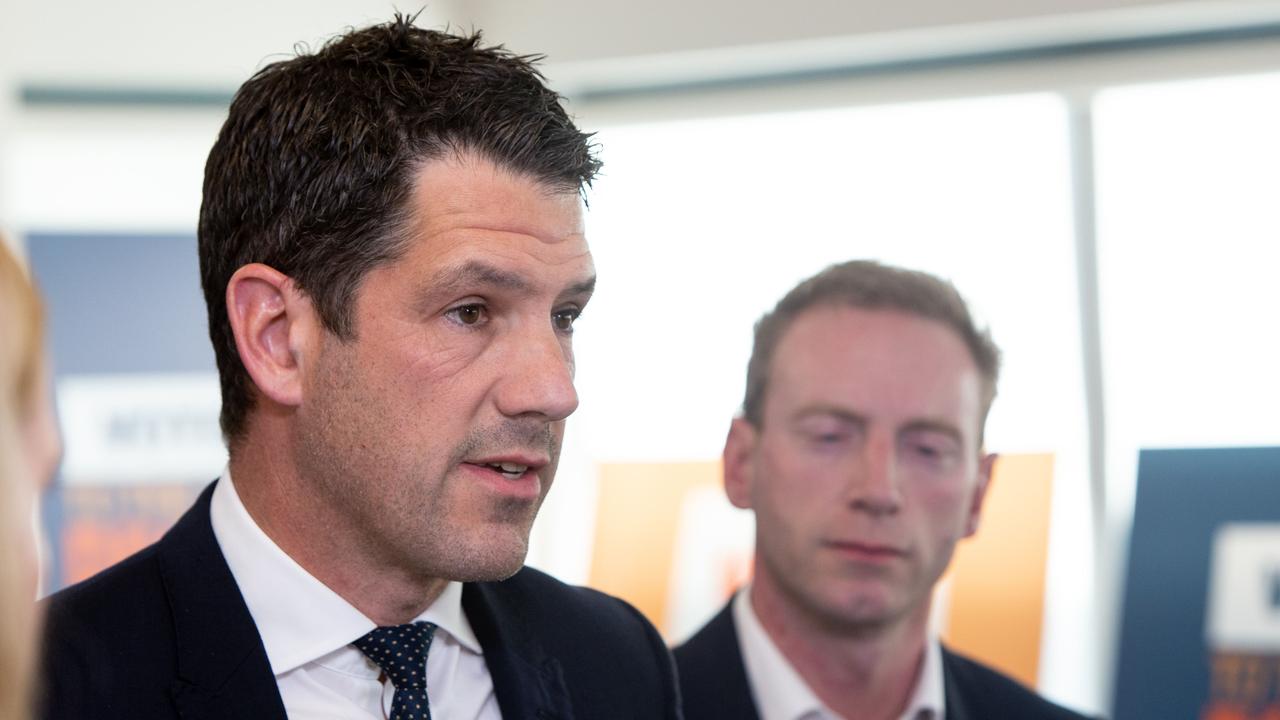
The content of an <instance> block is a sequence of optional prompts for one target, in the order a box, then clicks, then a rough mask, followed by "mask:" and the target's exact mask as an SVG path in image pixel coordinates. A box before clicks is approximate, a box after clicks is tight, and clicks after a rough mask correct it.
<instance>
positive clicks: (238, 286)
mask: <svg viewBox="0 0 1280 720" xmlns="http://www.w3.org/2000/svg"><path fill="white" fill-rule="evenodd" d="M227 316H228V319H229V320H230V321H231V331H232V333H233V334H234V335H235V339H236V350H237V351H238V352H239V353H240V362H241V363H243V364H244V367H245V370H247V371H248V372H249V377H251V378H253V383H254V385H256V386H257V390H258V392H259V393H260V394H261V395H262V396H263V397H265V398H267V399H268V400H270V401H272V402H275V403H278V404H280V405H285V406H290V407H292V406H297V405H300V404H301V403H302V358H303V355H304V350H305V349H307V348H308V347H309V344H310V342H311V340H312V338H313V337H314V336H315V333H316V332H317V327H316V322H315V312H314V310H313V308H312V306H311V301H310V300H309V299H308V298H307V297H306V295H304V294H303V293H302V292H301V291H300V290H299V289H298V287H297V286H296V285H295V284H294V282H293V280H292V279H290V278H289V276H287V275H285V274H283V273H281V272H279V271H278V270H276V269H274V268H271V267H268V266H266V265H262V264H260V263H251V264H249V265H245V266H243V267H241V268H240V269H239V270H237V271H236V272H235V274H234V275H232V276H231V281H230V282H228V283H227Z"/></svg>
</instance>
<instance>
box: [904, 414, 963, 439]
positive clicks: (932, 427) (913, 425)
mask: <svg viewBox="0 0 1280 720" xmlns="http://www.w3.org/2000/svg"><path fill="white" fill-rule="evenodd" d="M909 432H936V433H942V434H943V435H946V436H948V437H950V438H951V439H952V440H955V441H956V442H957V443H960V444H962V445H963V444H964V442H965V439H964V433H962V432H960V429H959V428H957V427H956V426H954V425H952V424H951V423H947V422H943V421H941V420H913V421H911V422H909V423H907V424H906V425H905V426H904V427H903V428H902V429H901V430H900V431H899V434H901V433H909Z"/></svg>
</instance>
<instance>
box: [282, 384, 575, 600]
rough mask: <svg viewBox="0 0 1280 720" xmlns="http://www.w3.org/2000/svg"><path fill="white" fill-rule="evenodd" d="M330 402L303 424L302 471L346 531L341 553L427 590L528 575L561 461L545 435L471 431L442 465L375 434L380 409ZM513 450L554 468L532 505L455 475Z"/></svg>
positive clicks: (523, 427)
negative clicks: (536, 452) (543, 455)
mask: <svg viewBox="0 0 1280 720" xmlns="http://www.w3.org/2000/svg"><path fill="white" fill-rule="evenodd" d="M331 390H332V391H333V392H335V393H338V394H341V393H342V390H341V389H339V388H337V387H334V386H331ZM332 400H333V399H332V398H331V399H330V400H326V401H322V402H321V403H317V404H315V405H313V408H312V409H313V410H314V411H315V416H314V417H312V418H311V422H309V423H301V424H300V426H301V428H302V432H300V434H299V438H298V441H299V451H300V452H299V455H300V457H299V468H300V470H301V471H302V472H303V478H304V479H305V480H306V481H307V483H308V485H309V486H310V487H312V488H314V489H315V491H316V493H317V494H318V495H320V496H321V497H323V498H324V503H325V505H327V506H328V507H329V508H330V509H331V512H330V515H331V517H333V518H335V519H336V521H337V522H338V523H340V524H342V525H345V528H343V529H344V530H345V531H346V532H345V533H343V534H344V535H346V536H347V543H348V544H349V545H350V546H351V547H349V548H342V550H344V551H345V550H350V552H351V554H352V555H353V556H354V557H355V558H357V562H359V561H361V559H363V561H364V562H367V563H369V564H371V566H373V567H383V568H393V569H394V570H395V571H396V572H399V573H402V574H405V575H408V576H414V577H418V578H421V579H422V580H423V581H427V580H429V579H448V580H458V581H463V582H470V581H491V580H502V579H505V578H507V577H510V576H511V575H513V574H514V573H516V572H517V571H518V570H519V569H520V568H521V567H522V566H523V564H524V559H525V556H526V555H527V554H528V549H529V533H530V530H531V529H532V524H533V520H534V518H535V517H536V515H537V511H538V509H539V508H540V507H541V504H542V500H543V498H544V497H545V495H546V491H547V489H549V488H548V486H549V485H550V483H551V478H552V476H553V475H554V470H555V465H556V461H557V459H558V456H559V442H558V438H557V437H556V434H555V433H554V432H553V430H552V429H551V427H550V426H549V425H547V424H546V423H541V422H537V423H535V421H532V420H519V419H504V420H503V421H502V422H501V423H499V424H497V425H494V426H489V427H485V428H478V429H474V430H472V431H470V432H469V433H468V434H467V435H466V437H464V439H463V440H462V441H461V442H459V443H458V445H457V446H456V447H455V448H454V450H453V451H452V452H451V453H449V457H448V458H445V460H444V462H440V461H439V459H438V458H435V457H422V458H419V457H413V456H412V455H411V452H412V451H411V450H410V449H409V448H407V447H402V446H400V445H398V444H397V443H396V442H395V441H394V440H389V439H388V438H387V437H377V436H375V435H374V434H372V433H369V432H368V430H367V429H368V428H377V427H379V426H380V425H379V424H378V423H372V422H368V421H367V420H368V419H369V418H368V413H371V412H376V410H375V409H371V408H368V407H367V406H366V407H365V409H364V410H363V411H362V410H359V409H356V408H355V407H352V406H351V404H350V403H345V402H341V401H338V402H331V401H332ZM384 422H385V419H384ZM511 447H517V448H521V449H545V450H546V451H547V452H548V455H549V457H550V458H551V459H552V462H551V463H550V464H549V465H548V466H547V467H546V468H544V469H543V470H542V472H541V473H540V475H541V476H542V481H543V484H544V487H543V492H542V494H541V495H540V496H539V497H538V498H537V499H536V500H535V501H533V502H529V501H523V500H519V499H516V498H510V497H492V496H488V497H482V498H480V497H477V494H478V493H477V492H476V489H475V488H468V487H465V486H463V485H461V484H460V483H462V482H465V480H464V479H463V478H462V477H461V476H460V474H459V473H456V472H455V470H456V469H457V468H458V467H459V465H460V464H461V463H462V462H463V461H464V460H465V459H466V458H473V459H474V458H475V457H477V456H478V454H482V453H485V452H488V451H490V450H494V451H500V449H502V448H511ZM478 503H482V504H481V505H478ZM335 530H336V529H335Z"/></svg>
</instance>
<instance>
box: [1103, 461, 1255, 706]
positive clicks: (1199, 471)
mask: <svg viewBox="0 0 1280 720" xmlns="http://www.w3.org/2000/svg"><path fill="white" fill-rule="evenodd" d="M1115 717H1116V718H1117V720H1126V719H1127V718H1153V717H1160V718H1198V719H1199V720H1280V448H1231V449H1205V450H1147V451H1143V452H1142V454H1141V456H1140V459H1139V463H1138V488H1137V497H1136V505H1135V509H1134V523H1133V534H1132V539H1131V541H1130V550H1129V569H1128V579H1127V582H1126V587H1125V600H1124V608H1123V618H1122V626H1121V632H1120V655H1119V662H1118V664H1117V675H1116V695H1115Z"/></svg>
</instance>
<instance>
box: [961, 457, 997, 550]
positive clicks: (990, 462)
mask: <svg viewBox="0 0 1280 720" xmlns="http://www.w3.org/2000/svg"><path fill="white" fill-rule="evenodd" d="M997 458H999V455H996V454H995V453H984V454H983V455H982V457H980V458H978V482H977V485H976V486H975V487H974V488H973V497H972V498H970V501H969V517H968V519H967V520H966V521H965V527H964V536H965V537H969V536H970V535H973V534H974V533H976V532H978V523H979V521H980V520H981V519H982V503H983V501H984V500H986V498H987V490H988V489H990V487H991V470H992V469H993V468H995V465H996V459H997Z"/></svg>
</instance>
